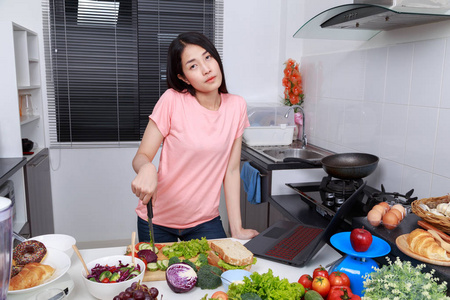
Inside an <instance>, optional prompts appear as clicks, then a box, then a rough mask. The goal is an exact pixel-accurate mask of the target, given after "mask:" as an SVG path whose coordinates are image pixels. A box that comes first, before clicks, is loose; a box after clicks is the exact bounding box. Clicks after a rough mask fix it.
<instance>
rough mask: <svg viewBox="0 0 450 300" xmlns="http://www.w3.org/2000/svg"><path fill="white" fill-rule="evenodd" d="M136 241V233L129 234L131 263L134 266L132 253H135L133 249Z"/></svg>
mask: <svg viewBox="0 0 450 300" xmlns="http://www.w3.org/2000/svg"><path fill="white" fill-rule="evenodd" d="M135 240H136V231H133V232H132V233H131V263H132V264H133V265H134V252H135V250H136V249H135V248H134V241H135Z"/></svg>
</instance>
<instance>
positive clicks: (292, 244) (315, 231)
mask: <svg viewBox="0 0 450 300" xmlns="http://www.w3.org/2000/svg"><path fill="white" fill-rule="evenodd" d="M365 186H366V183H365V182H364V183H363V184H362V185H361V186H360V187H359V188H358V189H357V190H356V192H354V193H353V194H352V195H351V196H350V197H349V198H348V199H347V200H346V201H345V202H344V203H343V204H342V206H341V207H340V208H339V209H338V211H337V212H336V214H335V215H334V217H333V218H332V219H331V221H330V223H329V224H328V225H327V227H326V228H320V227H315V226H309V225H304V224H299V223H298V222H291V221H278V222H277V223H275V224H273V225H272V226H270V227H269V228H267V229H266V230H264V231H263V232H261V233H260V234H259V235H257V236H256V237H254V238H253V239H251V240H250V241H248V242H247V243H246V244H245V247H247V249H248V250H250V251H251V252H253V254H254V255H255V256H257V257H261V258H264V259H268V260H273V261H276V262H281V263H284V264H289V265H293V266H298V267H302V266H304V265H305V264H306V263H308V262H309V261H310V260H311V259H312V258H313V257H314V255H315V254H316V253H317V252H318V251H319V250H320V249H321V248H322V246H323V245H325V243H326V242H327V241H328V240H329V239H330V238H331V236H332V235H333V234H335V233H336V230H337V229H338V227H339V225H340V224H341V222H342V220H343V218H344V217H345V215H346V214H347V213H348V212H349V211H350V210H351V209H352V207H353V204H354V203H355V201H356V199H357V198H358V196H359V195H360V194H361V193H362V190H363V189H364V187H365ZM318 217H319V215H318Z"/></svg>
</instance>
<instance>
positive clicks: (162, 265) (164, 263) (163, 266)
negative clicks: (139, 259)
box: [156, 259, 169, 271]
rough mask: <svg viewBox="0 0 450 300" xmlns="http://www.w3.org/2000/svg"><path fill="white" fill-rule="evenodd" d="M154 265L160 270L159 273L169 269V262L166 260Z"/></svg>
mask: <svg viewBox="0 0 450 300" xmlns="http://www.w3.org/2000/svg"><path fill="white" fill-rule="evenodd" d="M156 264H157V265H158V269H160V270H161V271H165V270H167V268H168V267H169V260H168V259H162V260H158V261H157V262H156Z"/></svg>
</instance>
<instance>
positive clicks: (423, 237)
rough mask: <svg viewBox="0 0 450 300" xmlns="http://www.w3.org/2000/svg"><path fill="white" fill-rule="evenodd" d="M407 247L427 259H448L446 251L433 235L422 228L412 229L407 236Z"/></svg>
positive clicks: (449, 258)
mask: <svg viewBox="0 0 450 300" xmlns="http://www.w3.org/2000/svg"><path fill="white" fill-rule="evenodd" d="M407 242H408V245H409V249H410V250H411V251H412V252H414V253H416V254H419V255H421V256H424V257H426V258H429V259H435V260H444V261H450V257H449V256H448V255H447V251H445V249H444V248H442V247H441V246H440V245H439V244H438V243H437V242H436V240H435V239H434V237H433V236H432V235H431V234H430V233H429V232H428V231H425V230H423V229H420V228H418V229H415V230H413V231H412V232H411V233H410V234H409V235H408V238H407Z"/></svg>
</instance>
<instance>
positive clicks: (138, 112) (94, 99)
mask: <svg viewBox="0 0 450 300" xmlns="http://www.w3.org/2000/svg"><path fill="white" fill-rule="evenodd" d="M222 1H223V0H220V1H218V0H215V1H214V0H189V1H188V0H123V1H114V0H103V1H97V0H65V1H64V0H44V2H43V20H44V42H45V48H46V49H45V51H46V65H47V77H46V78H47V93H48V95H47V99H48V109H49V112H48V113H49V127H50V132H49V134H50V146H51V147H86V146H94V147H98V146H118V145H129V144H130V143H132V144H134V142H136V141H139V140H140V139H141V138H142V135H143V133H144V130H145V128H146V126H147V123H148V116H149V115H150V114H151V112H152V109H153V107H154V105H155V104H156V102H157V101H158V99H159V97H160V96H161V95H162V94H163V93H164V91H165V90H166V89H167V85H166V61H167V49H168V47H169V44H170V42H171V41H172V40H173V39H174V38H175V37H176V36H177V35H178V34H180V33H181V32H186V31H197V32H202V33H203V34H205V35H206V36H208V37H209V38H210V39H211V40H212V41H214V43H215V45H216V47H217V49H218V51H219V53H222V26H223V2H222Z"/></svg>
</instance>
